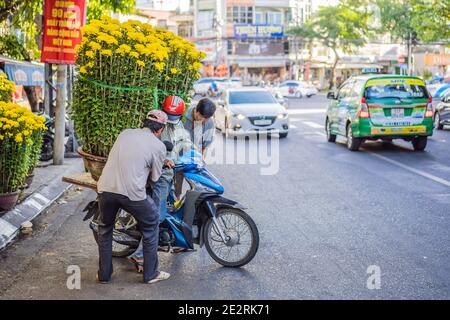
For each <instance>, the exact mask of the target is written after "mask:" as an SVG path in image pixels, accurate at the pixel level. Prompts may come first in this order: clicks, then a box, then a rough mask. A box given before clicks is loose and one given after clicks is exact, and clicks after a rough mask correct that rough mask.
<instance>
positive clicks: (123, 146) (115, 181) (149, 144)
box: [97, 110, 170, 283]
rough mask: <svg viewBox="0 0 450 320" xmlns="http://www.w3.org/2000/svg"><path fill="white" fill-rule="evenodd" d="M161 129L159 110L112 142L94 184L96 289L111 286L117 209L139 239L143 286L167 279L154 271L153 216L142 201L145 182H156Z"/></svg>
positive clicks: (156, 235)
mask: <svg viewBox="0 0 450 320" xmlns="http://www.w3.org/2000/svg"><path fill="white" fill-rule="evenodd" d="M166 123H167V115H166V114H165V113H164V112H162V111H160V110H152V111H150V112H149V113H148V114H147V118H146V119H145V121H144V126H143V128H141V129H126V130H124V131H123V132H122V133H120V135H119V136H118V138H117V140H116V141H115V142H114V145H113V147H112V149H111V152H110V153H109V156H108V161H107V162H106V165H105V167H104V169H103V172H102V175H101V176H100V179H99V181H98V185H97V190H98V193H99V206H100V218H99V224H98V246H99V270H98V273H97V279H98V281H99V282H101V283H107V282H109V281H110V280H111V275H112V273H113V265H112V241H113V229H114V224H115V220H116V215H117V212H118V211H119V210H120V209H123V210H125V211H127V212H129V213H130V214H131V215H132V216H133V217H134V218H135V219H136V221H137V223H138V227H139V230H140V231H141V233H142V239H143V258H144V259H143V267H144V274H143V276H144V282H145V283H155V282H158V281H161V280H166V279H168V278H169V277H170V274H169V273H167V272H164V271H158V239H159V211H158V210H157V206H156V205H155V202H154V201H153V200H152V199H151V198H149V197H148V196H147V193H146V188H145V187H146V183H147V177H149V178H150V179H151V180H152V181H159V179H160V177H161V173H162V167H163V162H164V155H165V152H166V147H165V145H164V143H162V142H161V140H160V139H159V138H160V137H161V135H162V133H163V130H164V127H165V125H166Z"/></svg>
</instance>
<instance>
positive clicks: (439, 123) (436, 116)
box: [434, 112, 444, 130]
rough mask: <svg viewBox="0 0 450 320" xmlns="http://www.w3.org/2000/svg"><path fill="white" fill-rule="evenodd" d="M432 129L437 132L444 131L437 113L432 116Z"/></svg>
mask: <svg viewBox="0 0 450 320" xmlns="http://www.w3.org/2000/svg"><path fill="white" fill-rule="evenodd" d="M434 127H435V128H436V129H438V130H442V129H444V125H443V124H442V123H441V117H440V115H439V112H436V114H435V115H434Z"/></svg>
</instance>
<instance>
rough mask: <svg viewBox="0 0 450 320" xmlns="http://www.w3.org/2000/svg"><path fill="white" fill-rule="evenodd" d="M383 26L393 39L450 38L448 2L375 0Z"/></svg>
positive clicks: (449, 9)
mask: <svg viewBox="0 0 450 320" xmlns="http://www.w3.org/2000/svg"><path fill="white" fill-rule="evenodd" d="M374 3H375V5H376V6H377V8H378V10H379V17H380V21H381V25H382V27H381V28H380V32H383V33H389V34H390V35H391V36H392V38H393V39H394V40H407V39H409V35H410V34H412V35H413V36H417V40H419V41H422V42H432V41H438V40H444V41H448V39H449V38H450V3H449V2H448V1H442V0H374Z"/></svg>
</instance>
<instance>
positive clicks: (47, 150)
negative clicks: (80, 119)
mask: <svg viewBox="0 0 450 320" xmlns="http://www.w3.org/2000/svg"><path fill="white" fill-rule="evenodd" d="M40 115H41V116H44V117H45V126H46V127H47V130H45V131H44V134H43V136H42V150H41V157H40V160H41V161H49V160H51V159H52V158H53V144H54V142H55V120H54V118H52V117H49V116H48V115H46V114H43V113H42V114H40ZM70 138H71V137H70V130H69V120H68V119H67V117H66V126H65V137H64V145H65V146H66V148H67V146H68V145H69V144H70V141H69V140H70Z"/></svg>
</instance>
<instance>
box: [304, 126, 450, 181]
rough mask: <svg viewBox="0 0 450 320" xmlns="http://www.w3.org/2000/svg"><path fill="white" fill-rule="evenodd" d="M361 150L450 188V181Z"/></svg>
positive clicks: (320, 133)
mask: <svg viewBox="0 0 450 320" xmlns="http://www.w3.org/2000/svg"><path fill="white" fill-rule="evenodd" d="M304 123H305V124H307V122H306V121H305V122H304ZM310 124H314V125H316V126H317V125H318V124H316V123H314V122H311V123H310ZM307 125H308V124H307ZM320 128H322V126H320ZM316 133H317V134H318V135H321V136H326V134H325V133H323V132H316ZM361 150H363V151H364V152H366V153H368V154H370V155H372V156H374V157H377V158H379V159H381V160H384V161H386V162H389V163H391V164H393V165H396V166H398V167H400V168H403V169H405V170H407V171H409V172H412V173H415V174H417V175H419V176H422V177H424V178H427V179H429V180H432V181H434V182H437V183H439V184H442V185H444V186H446V187H450V181H448V180H445V179H442V178H439V177H437V176H435V175H432V174H430V173H427V172H425V171H422V170H419V169H414V168H412V167H409V166H407V165H405V164H403V163H401V162H398V161H396V160H392V159H390V158H388V157H385V156H382V155H380V154H377V153H374V152H372V151H369V150H367V149H364V148H361Z"/></svg>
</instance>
